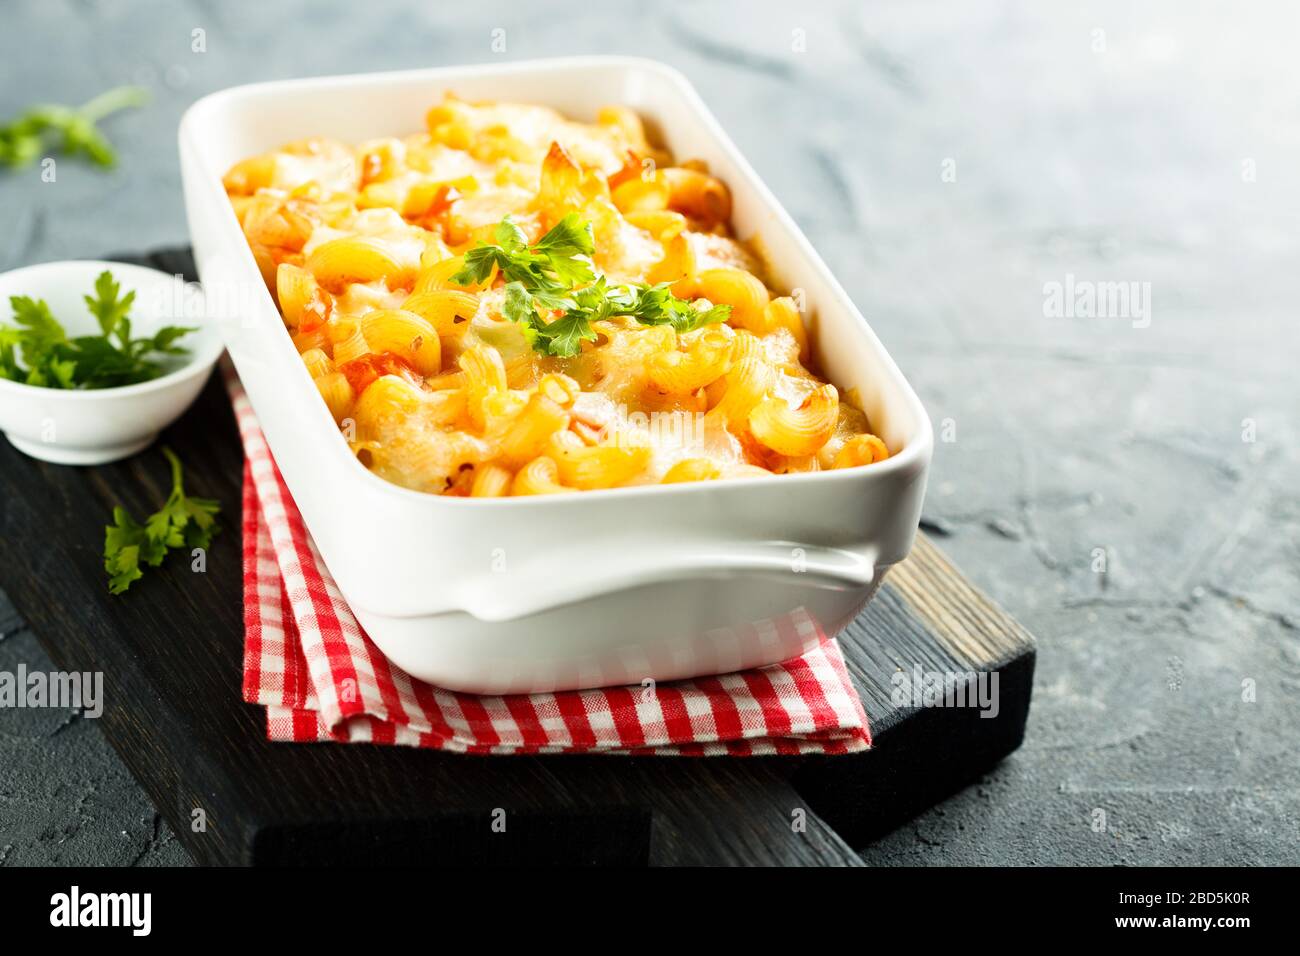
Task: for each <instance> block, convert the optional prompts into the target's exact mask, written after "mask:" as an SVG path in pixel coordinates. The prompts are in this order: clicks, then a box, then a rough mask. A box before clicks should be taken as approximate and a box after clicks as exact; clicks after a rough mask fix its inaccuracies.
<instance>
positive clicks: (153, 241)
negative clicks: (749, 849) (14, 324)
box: [0, 0, 1300, 865]
mask: <svg viewBox="0 0 1300 956" xmlns="http://www.w3.org/2000/svg"><path fill="white" fill-rule="evenodd" d="M738 6H739V5H736V6H732V5H727V4H694V5H690V6H689V8H688V7H687V6H686V5H673V4H647V3H642V2H635V3H617V4H600V5H594V4H593V5H590V6H588V7H586V8H583V12H582V13H581V15H580V16H578V17H577V18H575V17H573V15H572V14H573V13H574V12H575V10H577V9H578V8H575V7H573V6H571V5H569V6H560V7H559V9H560V10H561V11H562V12H561V13H557V12H556V9H557V7H556V6H555V5H548V4H542V3H530V4H527V5H526V6H525V5H522V4H518V5H506V4H498V3H490V2H479V3H475V4H472V5H471V6H470V7H469V8H467V7H466V6H465V5H463V4H458V5H455V8H454V10H453V9H452V8H451V7H447V8H445V9H444V8H442V7H440V6H439V5H434V4H417V3H410V4H396V3H367V4H365V5H364V7H365V10H366V14H365V16H360V15H358V14H357V13H356V12H355V11H356V10H359V9H361V6H360V5H351V4H350V5H332V4H322V3H312V4H307V3H277V4H274V5H272V4H267V3H221V4H217V3H212V2H191V3H167V4H163V3H146V2H140V3H108V2H105V3H90V2H82V3H71V2H68V3H63V2H49V0H42V2H34V0H33V2H18V3H12V2H11V3H7V4H6V9H5V12H4V22H3V26H2V27H0V54H2V55H0V77H3V83H0V115H4V116H8V115H11V114H12V113H14V112H15V111H17V110H18V109H19V108H21V107H22V106H24V105H25V104H27V103H28V102H30V101H33V100H54V101H71V102H78V101H81V100H83V99H87V98H89V97H91V96H92V95H94V94H95V93H97V92H99V91H100V90H102V89H104V88H106V87H108V86H110V85H113V84H116V83H121V82H125V81H132V80H134V81H138V82H143V83H145V84H147V85H149V86H151V87H152V88H153V90H154V101H153V103H152V104H151V105H150V106H149V107H148V108H146V109H144V110H141V111H138V112H136V113H133V114H130V115H127V116H123V117H121V118H120V119H116V120H114V121H112V122H111V123H110V124H109V126H108V129H109V131H110V134H111V136H112V138H113V139H114V140H115V141H116V142H117V143H118V144H119V145H120V147H121V151H122V164H121V166H120V168H119V169H118V170H116V171H114V172H112V173H109V174H103V173H100V172H97V171H93V170H91V169H89V168H87V167H85V166H82V165H78V164H77V163H74V162H66V163H60V165H59V176H58V181H57V183H56V184H42V183H41V182H40V181H39V178H38V177H37V174H36V172H34V171H28V172H23V173H18V174H3V173H0V214H2V219H3V222H4V228H3V230H0V268H5V269H7V268H12V267H15V266H18V265H22V264H25V263H30V262H38V261H42V260H47V259H56V258H62V257H70V256H89V255H93V254H95V253H100V252H103V251H105V250H108V249H116V248H122V247H131V248H138V249H147V248H149V247H151V246H156V245H160V244H166V243H176V242H182V241H184V240H185V238H186V227H185V220H184V215H183V211H182V207H181V198H180V181H179V172H178V169H177V161H176V150H175V130H176V124H177V121H178V119H179V116H180V114H181V112H182V110H183V109H184V108H185V106H186V105H187V104H188V103H190V102H191V101H192V100H194V99H195V98H196V97H198V96H200V95H201V94H203V93H206V92H208V91H210V90H214V89H218V88H220V87H224V86H228V85H232V84H235V83H240V82H245V81H248V80H253V79H264V78H278V77H288V76H298V75H311V74H322V73H334V72H347V71H361V70H378V69H389V68H401V67H414V66H425V65H434V64H443V63H457V62H481V61H491V60H494V59H497V58H503V59H515V58H528V57H535V56H552V55H560V54H572V53H594V52H625V53H637V54H643V55H650V56H655V57H658V58H660V59H663V60H666V61H668V62H670V63H673V64H674V65H676V66H678V67H680V68H682V69H683V70H685V71H686V73H687V74H688V75H689V76H690V77H691V79H692V80H693V81H694V82H695V84H696V85H697V86H698V88H699V90H700V92H701V93H702V94H703V96H704V98H705V100H707V101H708V103H709V104H710V106H711V107H712V108H713V109H714V110H715V111H716V113H717V114H718V116H719V117H720V118H721V120H722V122H723V123H724V125H725V126H726V127H727V128H728V129H729V130H730V131H731V133H732V135H733V136H734V137H735V139H736V140H737V141H738V143H739V145H740V146H741V148H742V149H743V150H744V151H745V152H746V153H747V154H748V155H749V156H750V157H751V159H752V160H753V162H754V164H755V165H756V166H757V168H758V170H759V172H760V173H761V174H762V175H763V177H764V178H765V179H766V181H767V182H768V184H769V185H770V186H771V187H772V188H773V189H774V190H775V192H776V193H777V195H778V196H779V197H780V198H781V199H782V201H783V202H784V203H785V204H786V206H787V208H788V209H789V210H790V212H791V213H792V214H793V215H794V216H795V218H796V219H797V220H799V222H800V223H801V224H802V225H803V227H804V228H805V230H806V231H807V233H808V235H809V236H810V238H811V239H812V240H813V242H814V244H815V245H816V246H817V247H818V248H819V249H820V250H821V252H822V253H823V255H824V256H825V257H826V259H827V260H828V261H829V262H830V264H831V266H832V267H833V268H834V269H835V270H836V271H837V272H838V274H839V275H840V276H841V278H842V279H843V281H844V283H845V285H846V286H847V287H848V289H849V291H850V292H851V293H852V295H853V296H854V297H855V299H856V301H857V302H858V303H859V305H860V306H861V307H862V310H863V312H864V313H865V314H866V315H867V316H868V317H869V319H870V321H871V322H872V324H873V326H874V327H875V329H876V331H877V332H878V333H879V335H880V336H881V338H882V339H883V340H884V341H885V343H886V344H887V346H888V347H889V348H890V349H891V350H892V352H893V354H894V356H895V357H896V358H897V360H898V362H899V364H900V365H901V366H902V367H903V369H904V371H905V372H906V373H907V374H908V375H909V376H910V377H911V380H912V381H913V382H914V383H915V385H916V387H917V389H918V391H919V392H920V393H921V395H922V396H923V398H924V399H925V401H926V404H927V407H928V409H929V411H930V413H931V415H932V416H933V419H934V421H935V425H936V428H937V429H938V433H939V435H940V438H941V439H947V440H941V441H940V443H939V445H938V448H937V453H936V456H935V466H934V477H933V480H932V483H931V488H930V493H929V500H928V505H927V507H928V512H929V514H930V515H931V516H932V517H933V518H934V519H935V520H936V521H938V522H940V523H941V524H942V525H943V526H944V527H945V528H946V529H947V530H948V531H949V536H948V537H947V538H946V539H945V540H943V541H942V542H941V544H942V545H943V546H944V547H945V548H946V549H947V550H948V551H949V552H950V553H951V554H952V555H953V556H954V558H955V559H956V560H957V562H958V563H959V564H960V565H961V566H962V568H963V569H964V570H965V571H966V573H967V574H969V575H970V576H971V577H972V578H973V579H974V580H975V581H976V582H978V583H979V584H980V585H981V586H982V587H984V588H985V589H987V590H988V592H989V593H990V594H992V595H993V596H994V597H995V598H996V599H997V600H998V601H999V602H1001V603H1002V604H1003V605H1004V606H1005V607H1007V608H1008V609H1009V610H1010V611H1011V612H1012V613H1013V614H1015V615H1016V616H1017V617H1019V618H1020V619H1021V620H1022V621H1023V622H1024V623H1025V624H1026V625H1027V626H1028V627H1029V628H1030V629H1031V630H1033V631H1034V632H1035V633H1036V634H1037V635H1038V636H1039V639H1040V642H1041V649H1040V659H1039V670H1038V678H1037V681H1038V686H1037V689H1036V692H1035V700H1034V707H1033V712H1032V715H1031V720H1030V726H1029V735H1028V738H1027V740H1026V742H1025V745H1024V747H1023V748H1022V749H1021V750H1020V751H1019V752H1018V753H1017V754H1016V755H1015V756H1014V757H1012V758H1011V759H1010V760H1008V761H1006V762H1005V763H1004V764H1003V765H1002V766H1001V767H1000V768H998V769H997V770H996V771H995V772H994V773H992V774H990V775H989V776H988V777H987V779H985V780H984V781H982V782H981V783H980V784H978V785H977V786H974V787H972V788H971V789H969V790H968V791H966V792H964V793H962V794H961V795H959V796H957V797H955V798H954V799H952V800H949V801H948V802H947V803H945V804H944V805H942V806H940V807H938V808H936V809H934V810H933V811H932V812H930V813H928V814H926V815H925V816H923V817H922V818H921V819H919V820H917V821H916V822H915V823H913V824H911V825H909V826H906V827H904V828H903V829H901V830H899V831H897V832H896V833H895V834H893V835H892V836H890V837H889V838H887V839H885V840H884V841H882V842H881V843H879V844H877V845H875V846H873V847H871V848H869V849H867V850H866V851H865V853H864V857H865V859H866V860H868V861H869V862H871V863H876V864H886V863H910V864H933V863H1011V864H1026V863H1091V864H1115V863H1151V864H1189V863H1208V864H1219V863H1292V864H1294V863H1300V841H1297V824H1298V822H1300V766H1298V765H1297V764H1298V761H1297V748H1296V739H1297V729H1298V726H1300V630H1298V629H1300V587H1298V585H1300V545H1298V544H1297V537H1298V535H1297V533H1298V532H1300V500H1298V499H1297V494H1296V489H1297V487H1300V456H1298V454H1297V450H1296V449H1297V437H1300V436H1298V435H1297V423H1296V410H1297V408H1300V379H1298V377H1297V375H1296V372H1295V366H1296V361H1297V357H1298V355H1297V352H1298V349H1297V341H1298V339H1300V336H1298V335H1297V331H1296V318H1297V315H1296V311H1297V310H1296V306H1295V301H1294V294H1293V288H1294V285H1295V275H1296V262H1297V257H1298V256H1300V241H1297V237H1296V223H1297V213H1298V212H1300V185H1298V183H1300V179H1298V178H1297V176H1296V173H1295V171H1296V169H1297V168H1300V112H1297V109H1296V107H1297V103H1300V66H1297V61H1296V60H1295V56H1294V51H1293V49H1292V43H1293V38H1294V37H1295V36H1296V35H1297V26H1298V24H1297V20H1298V19H1300V12H1298V11H1297V8H1296V7H1295V5H1294V4H1288V3H1284V2H1277V3H1261V4H1251V5H1249V6H1241V5H1230V4H1227V3H1223V4H1208V5H1195V6H1193V5H1189V4H1180V3H1173V2H1165V3H1153V4H1142V5H1141V7H1140V8H1136V6H1135V5H1130V4H1127V3H1123V2H1115V3H1103V4H1095V5H1075V4H1071V5H1070V6H1069V8H1068V9H1066V8H1065V6H1064V5H1030V4H1022V3H1007V2H996V3H982V4H962V3H958V2H955V0H954V2H948V3H942V4H908V3H890V4H858V3H848V2H844V3H825V4H820V3H818V4H798V5H791V4H778V3H770V4H762V5H750V4H746V5H744V9H743V12H738ZM496 28H500V29H504V30H505V34H504V36H505V41H506V50H505V52H503V53H495V52H493V50H492V48H491V45H490V44H491V41H492V32H491V31H492V30H494V29H496ZM195 29H202V30H204V31H206V34H205V36H206V44H207V52H205V53H194V52H191V38H192V35H193V34H192V31H194V30H195ZM795 31H803V32H802V34H800V33H796V32H795ZM800 38H802V43H803V47H804V49H803V51H802V52H801V51H800V50H799V49H796V48H797V47H799V46H800ZM1069 275H1072V276H1074V277H1075V280H1076V282H1095V283H1106V282H1136V283H1139V284H1140V283H1149V289H1150V299H1149V304H1150V309H1149V312H1148V311H1147V310H1146V309H1142V310H1137V309H1133V308H1132V307H1130V310H1129V313H1128V314H1127V316H1121V317H1117V318H1082V317H1076V318H1066V317H1052V316H1049V315H1047V314H1045V308H1046V304H1047V303H1046V300H1047V295H1046V294H1045V291H1044V289H1045V284H1047V283H1052V282H1059V283H1065V282H1066V281H1067V276H1069ZM1138 288H1139V289H1141V288H1142V286H1141V285H1139V287H1138ZM1148 319H1149V322H1148ZM0 546H9V543H8V542H5V543H0ZM1098 549H1100V550H1098ZM1099 554H1100V555H1104V556H1105V560H1106V571H1105V573H1098V572H1097V571H1096V570H1095V568H1094V566H1095V565H1096V564H1097V562H1098V558H1097V555H1099ZM0 632H2V633H3V634H4V635H5V636H4V637H3V638H2V639H0V669H7V670H12V669H13V668H14V667H16V666H17V664H18V662H26V663H27V664H28V665H29V666H30V667H48V666H49V664H48V662H47V661H46V659H45V657H44V655H43V654H42V652H41V650H40V649H39V647H38V645H37V643H36V641H35V639H34V638H33V637H32V635H31V634H30V633H28V632H26V631H25V630H24V629H23V627H22V625H21V623H20V622H18V621H17V620H15V619H14V618H13V615H12V612H11V611H10V610H8V605H7V602H0ZM1246 681H1250V682H1253V687H1254V699H1253V700H1251V701H1247V700H1244V699H1243V693H1244V692H1243V686H1244V685H1243V682H1246ZM1097 811H1103V812H1104V813H1105V816H1106V823H1107V826H1106V828H1105V829H1104V831H1101V832H1098V831H1097V830H1095V829H1094V828H1093V826H1092V823H1093V821H1094V820H1095V819H1099V817H1098V816H1097V815H1096V814H1097ZM184 859H185V857H184V853H183V851H182V850H180V849H179V847H178V844H177V843H176V842H175V840H174V839H173V838H172V837H171V835H170V834H168V833H167V832H166V828H165V827H163V826H160V824H159V821H158V818H157V817H156V816H155V814H154V813H153V810H152V808H151V807H150V805H149V803H148V801H147V800H146V798H145V797H144V796H143V794H142V792H141V791H140V790H139V788H138V787H137V786H136V785H135V784H134V782H133V781H132V780H131V779H130V777H129V776H128V774H127V773H126V772H125V770H124V769H123V768H122V765H121V764H120V762H119V761H118V760H117V758H116V757H115V756H114V755H113V754H112V752H111V751H110V749H109V748H108V746H107V744H106V743H105V742H104V741H103V739H102V737H101V736H100V735H99V733H98V731H97V730H96V729H95V727H94V726H93V725H92V722H90V721H86V720H83V719H74V718H70V717H69V715H67V714H63V713H50V712H45V713H41V712H32V711H9V712H0V864H4V865H14V864H25V863H101V862H115V863H131V862H134V863H142V864H157V863H179V862H183V861H184Z"/></svg>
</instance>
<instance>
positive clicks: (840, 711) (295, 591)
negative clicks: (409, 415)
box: [227, 374, 871, 756]
mask: <svg viewBox="0 0 1300 956" xmlns="http://www.w3.org/2000/svg"><path fill="white" fill-rule="evenodd" d="M227 383H228V385H229V388H230V393H231V399H232V401H233V402H234V406H235V416H236V418H237V419H238V421H239V431H240V435H241V437H242V439H243V443H244V453H245V455H246V462H245V465H244V501H243V506H244V507H243V511H244V514H243V533H244V699H245V700H246V701H247V702H248V703H250V704H261V705H263V706H265V707H266V715H267V736H268V737H269V738H270V739H271V740H285V741H326V740H334V741H343V742H352V743H359V742H373V743H386V744H406V745H408V746H413V747H432V748H435V749H438V750H449V751H455V752H460V753H476V754H508V753H585V752H603V753H635V754H664V755H690V756H715V755H723V754H732V755H739V756H760V755H770V754H798V753H824V754H844V753H853V752H855V751H859V750H865V749H866V748H868V747H869V746H870V745H871V736H870V732H869V730H868V728H867V718H866V714H865V713H864V712H863V710H862V702H861V701H860V700H859V698H858V695H857V692H856V691H855V690H854V689H853V685H852V684H851V683H850V681H849V676H848V671H847V670H846V668H845V666H844V658H843V656H842V655H841V653H840V648H839V645H838V644H837V643H836V642H835V641H834V640H833V639H825V640H823V641H822V642H821V644H820V645H818V646H817V647H816V648H815V649H814V650H812V651H810V652H808V653H807V654H805V655H803V656H802V657H799V658H796V659H795V660H792V661H787V662H785V663H784V664H777V665H774V666H771V667H763V668H759V669H756V670H750V671H746V672H744V673H740V674H727V675H725V676H722V677H707V678H699V679H697V680H691V681H678V682H675V683H669V684H662V685H659V686H658V687H656V688H655V690H654V692H653V693H644V692H643V689H642V688H641V687H640V686H635V687H606V688H601V689H598V690H584V691H565V692H560V693H554V694H512V695H508V696H479V695H475V694H461V693H455V692H452V691H446V690H442V689H440V688H437V687H433V686H431V685H429V684H426V683H423V682H422V681H418V680H415V679H414V678H412V677H410V676H409V675H408V674H406V673H405V672H404V671H402V670H399V669H398V668H397V667H395V666H394V665H393V664H391V663H389V661H388V660H387V659H386V658H385V657H384V655H383V654H382V653H381V652H380V650H379V648H377V647H376V646H375V645H374V643H373V642H371V640H370V639H369V638H368V637H367V636H366V635H365V632H364V631H362V629H361V627H360V625H358V624H357V621H356V618H354V617H353V616H352V612H351V611H350V610H349V609H348V606H347V603H346V602H345V601H344V600H343V597H342V595H341V594H340V593H339V590H338V588H337V587H336V586H335V584H334V579H333V578H332V577H330V573H329V571H328V570H327V569H326V567H325V564H324V562H323V561H322V560H321V557H320V554H319V553H318V552H317V551H316V546H315V545H314V544H313V543H312V540H311V537H310V536H309V535H308V534H307V529H306V526H305V525H304V524H303V520H302V516H301V515H300V514H299V512H298V509H297V507H296V506H295V505H294V503H293V499H292V498H290V497H289V491H288V488H287V487H286V486H285V484H284V479H283V478H281V477H280V472H279V469H278V468H276V466H275V462H274V460H272V458H271V452H270V449H269V448H268V447H267V445H266V440H265V439H264V438H263V436H262V431H261V429H260V428H259V427H258V424H257V419H256V417H255V416H254V415H253V409H252V406H251V405H249V403H248V399H247V397H246V396H245V395H244V390H243V388H242V387H241V386H240V384H239V380H238V379H237V378H235V377H234V375H233V374H228V375H227ZM786 626H795V625H786ZM802 626H806V627H815V626H816V625H815V624H814V623H813V622H812V621H811V619H808V618H805V619H804V622H803V625H802ZM430 639H431V640H436V639H437V636H436V635H431V636H430Z"/></svg>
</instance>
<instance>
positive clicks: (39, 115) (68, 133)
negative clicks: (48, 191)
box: [0, 86, 148, 169]
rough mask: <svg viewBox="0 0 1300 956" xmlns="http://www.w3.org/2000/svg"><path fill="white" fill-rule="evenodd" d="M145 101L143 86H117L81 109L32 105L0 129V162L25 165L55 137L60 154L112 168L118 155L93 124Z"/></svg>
mask: <svg viewBox="0 0 1300 956" xmlns="http://www.w3.org/2000/svg"><path fill="white" fill-rule="evenodd" d="M147 99H148V93H147V92H146V91H145V90H144V89H143V88H142V87H138V86H119V87H117V88H116V89H112V90H109V91H108V92H107V93H101V94H100V95H99V96H96V97H95V98H94V99H93V100H91V101H90V102H89V103H86V104H85V105H83V106H80V107H71V106H33V107H31V108H30V109H28V110H27V112H25V113H23V114H22V115H20V116H19V117H18V118H17V119H14V120H12V121H10V122H9V123H6V124H5V125H4V126H0V163H3V164H4V165H6V166H10V167H12V168H15V169H16V168H18V167H20V166H26V165H28V164H30V163H32V162H34V161H35V160H36V159H37V158H39V157H40V156H41V155H42V154H43V153H45V151H46V149H47V148H48V147H49V146H50V143H49V142H48V140H49V138H50V137H51V136H56V137H58V139H57V142H56V143H55V144H54V145H55V146H56V147H57V148H58V149H59V150H61V151H62V152H63V153H65V154H67V155H69V156H76V155H82V156H85V157H86V158H87V159H89V160H90V161H91V162H92V163H94V164H95V165H96V166H104V167H108V166H112V165H113V164H114V163H115V162H117V154H116V153H114V152H113V145H112V143H110V142H109V141H108V139H107V138H106V137H105V136H104V134H103V133H101V132H100V131H99V128H98V127H97V126H96V124H97V123H98V122H99V121H100V120H102V119H103V118H104V117H106V116H108V115H109V114H110V113H115V112H117V111H118V110H122V109H126V108H127V107H131V106H139V105H141V104H142V103H144V102H145V100H147Z"/></svg>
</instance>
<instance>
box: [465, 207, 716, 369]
mask: <svg viewBox="0 0 1300 956" xmlns="http://www.w3.org/2000/svg"><path fill="white" fill-rule="evenodd" d="M494 238H495V239H496V243H495V244H489V243H480V244H479V245H478V246H476V247H475V248H473V249H471V250H470V251H469V252H467V253H466V254H465V265H464V267H463V268H462V269H461V270H460V271H459V272H457V273H456V274H455V275H453V276H452V277H451V281H452V282H455V283H456V284H458V285H471V284H474V283H480V282H485V281H487V279H488V277H489V276H490V275H491V274H492V268H493V267H494V266H495V267H496V268H497V270H498V271H499V272H500V274H501V277H502V278H503V279H505V282H506V287H505V303H504V305H503V307H502V314H503V315H505V317H506V318H507V319H509V320H510V321H512V322H516V323H518V324H519V325H520V326H522V327H523V330H524V335H525V337H526V338H527V339H528V342H529V344H530V345H531V346H532V347H533V349H534V350H536V351H538V352H541V353H542V354H544V355H555V356H559V357H569V356H573V355H577V354H578V353H579V351H581V349H582V343H583V342H590V341H593V340H594V339H595V338H596V331H595V329H594V328H592V323H593V322H600V321H602V320H604V319H613V318H618V317H620V316H630V317H632V318H634V319H636V320H637V322H639V323H640V324H642V325H671V326H672V327H673V328H674V329H676V330H677V331H678V332H689V331H691V330H692V329H697V328H699V327H700V326H702V325H708V324H710V323H712V322H723V321H725V320H726V319H727V317H728V316H729V315H731V306H729V305H715V306H713V307H712V308H709V309H697V308H695V306H694V305H692V304H691V303H690V302H687V301H685V300H683V299H679V298H677V297H676V296H674V295H673V294H672V292H671V289H670V287H671V283H668V282H662V283H660V284H658V285H653V286H652V285H646V284H644V283H610V282H609V281H608V280H607V278H606V277H605V276H604V275H601V274H599V273H597V272H596V270H595V267H594V266H593V265H592V262H591V254H592V252H593V251H594V250H595V243H594V241H593V238H592V233H591V224H590V223H588V222H584V221H582V220H581V219H580V218H579V217H578V215H577V213H569V214H568V215H567V216H565V217H564V218H563V219H561V220H560V221H559V222H558V223H556V224H555V226H554V227H553V228H552V229H551V230H550V231H549V232H547V233H546V235H544V236H542V238H541V239H540V240H539V241H538V242H537V243H536V244H534V245H532V246H530V245H529V244H528V239H527V237H526V236H525V235H524V233H523V230H521V229H520V228H519V227H518V226H517V225H515V223H514V222H513V220H511V218H510V217H509V216H507V217H506V218H505V219H503V220H501V222H500V223H499V224H498V225H497V227H496V231H495V235H494ZM539 310H541V311H539ZM543 311H544V312H547V313H551V315H552V316H554V313H556V312H558V313H560V314H559V315H558V316H555V317H553V318H549V319H548V318H543V316H542V312H543Z"/></svg>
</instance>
